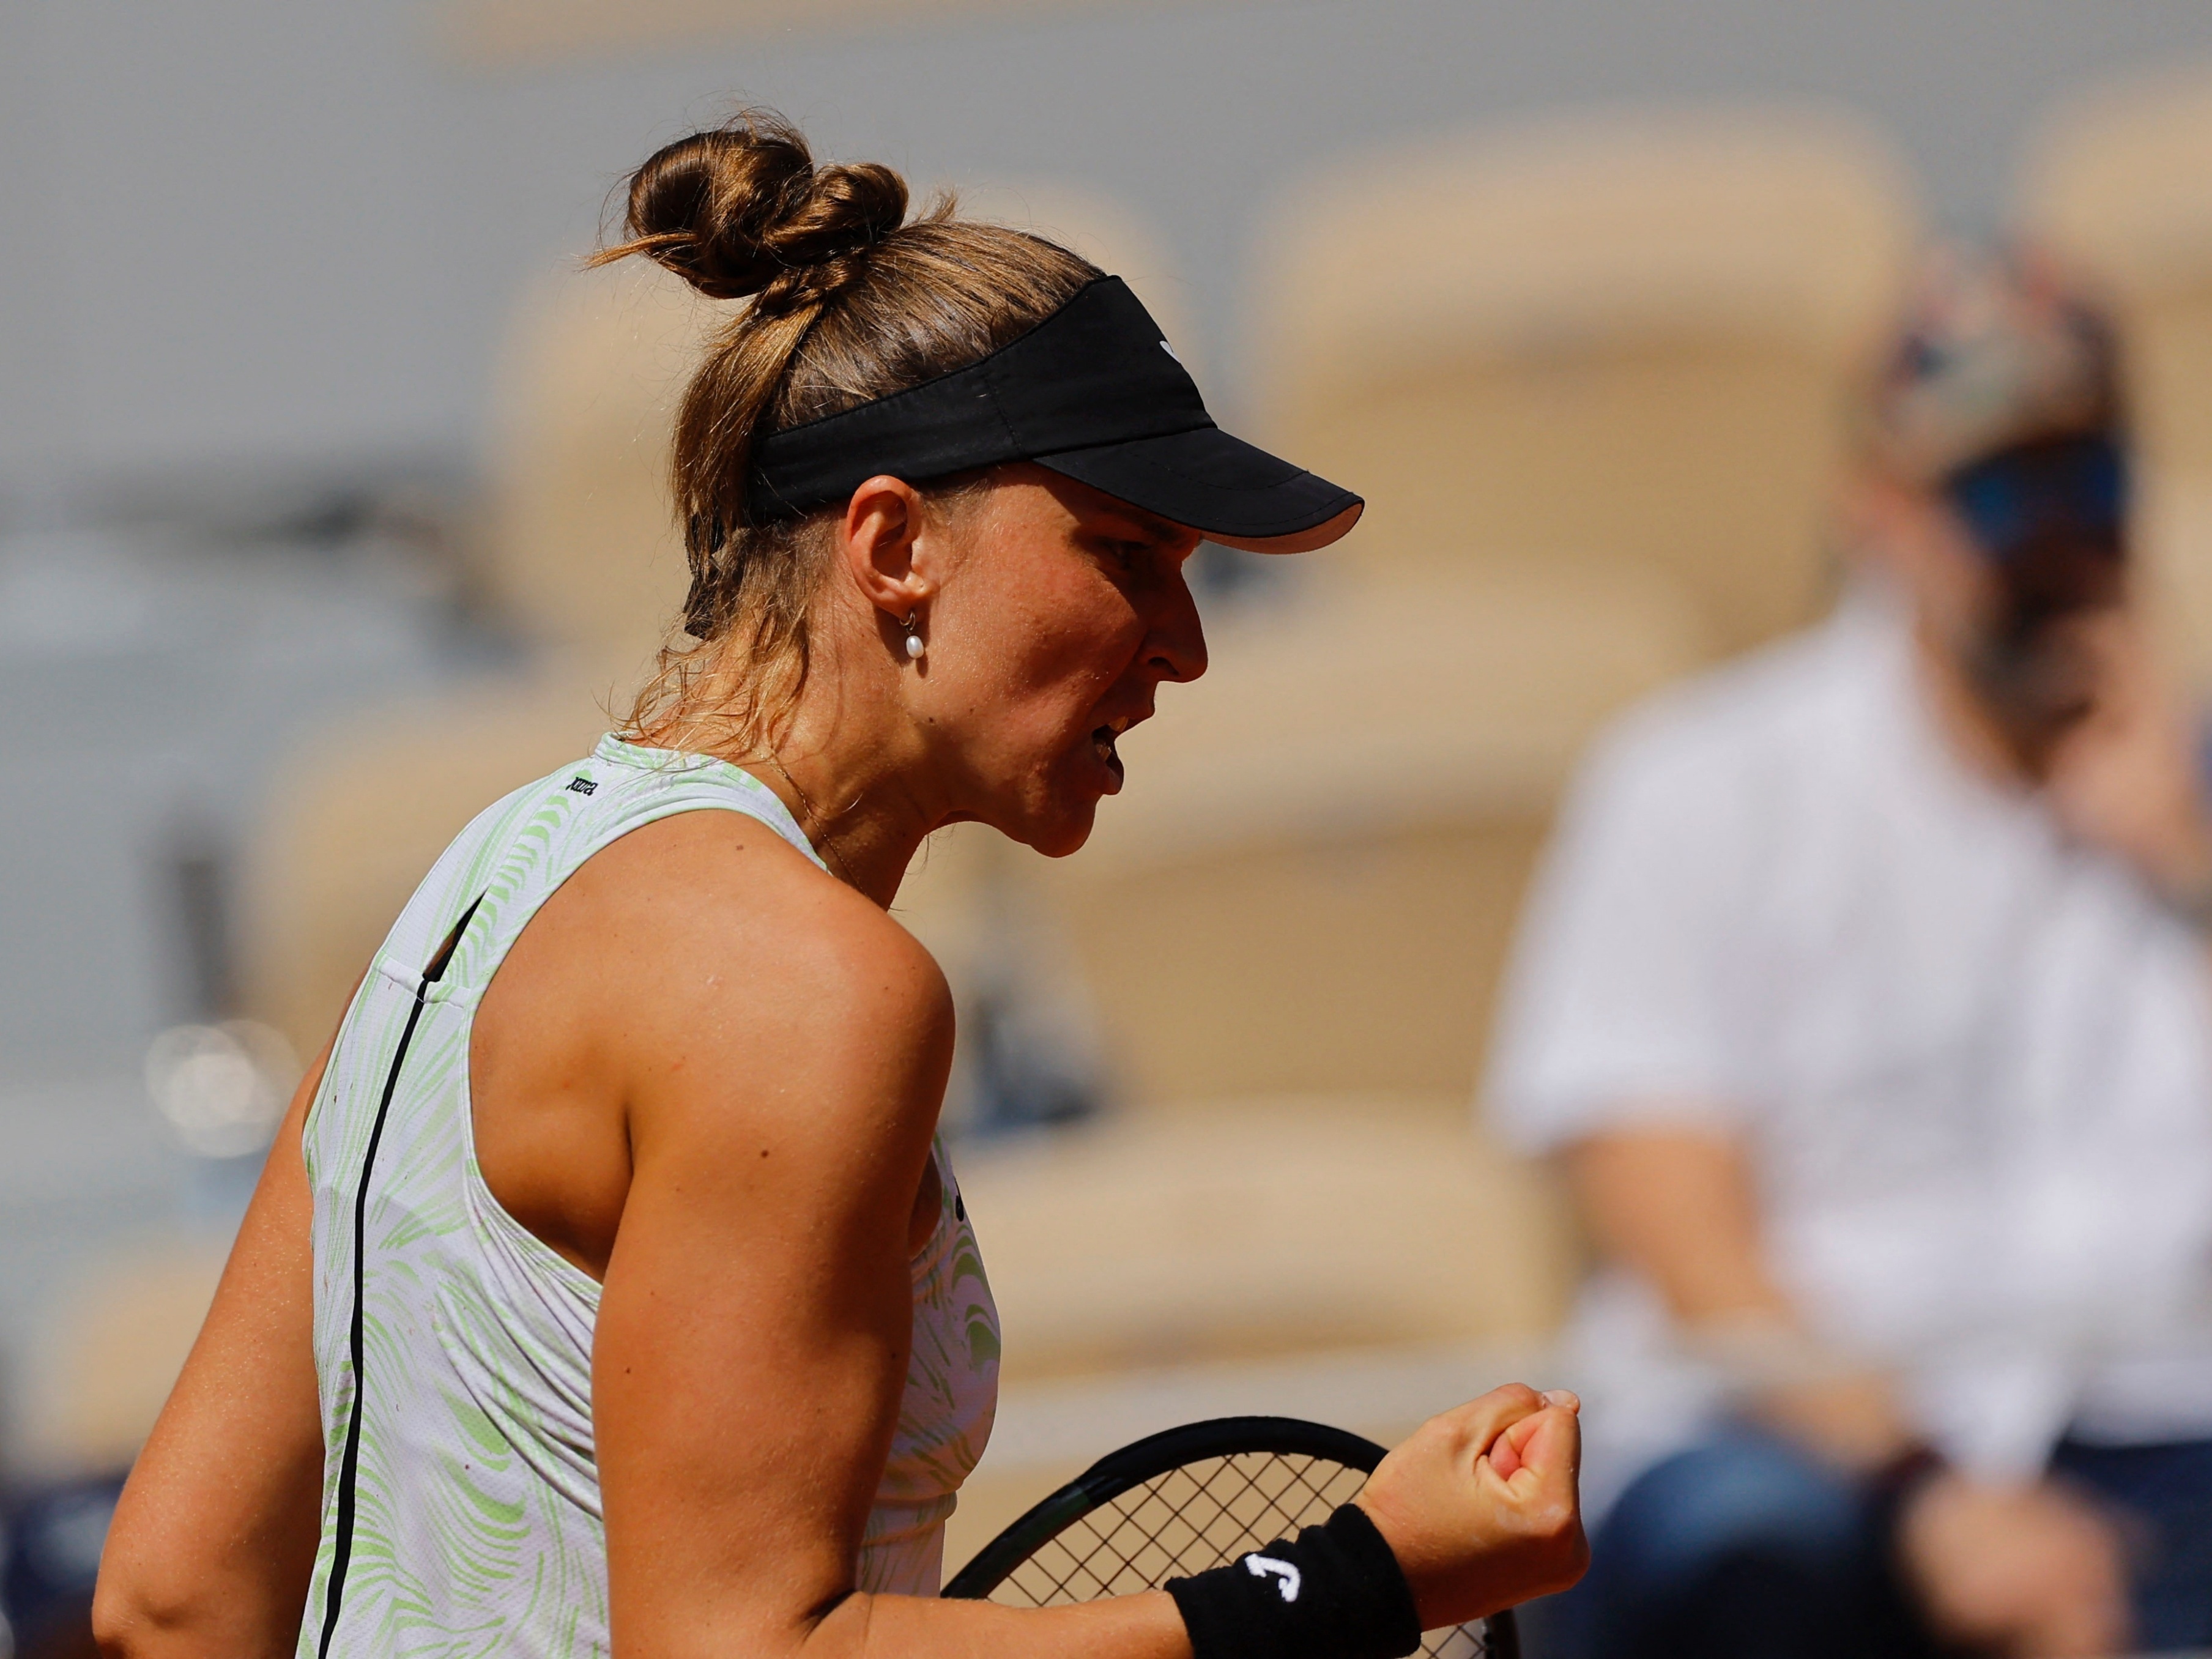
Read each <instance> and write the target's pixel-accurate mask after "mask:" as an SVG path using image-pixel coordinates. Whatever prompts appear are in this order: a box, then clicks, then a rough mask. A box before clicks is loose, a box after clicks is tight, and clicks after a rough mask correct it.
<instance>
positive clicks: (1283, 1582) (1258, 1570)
mask: <svg viewBox="0 0 2212 1659" xmlns="http://www.w3.org/2000/svg"><path fill="white" fill-rule="evenodd" d="M1244 1571H1247V1572H1249V1573H1250V1574H1251V1575H1252V1576H1253V1577H1255V1578H1266V1577H1271V1576H1272V1577H1273V1579H1274V1581H1275V1588H1276V1589H1279V1590H1280V1591H1281V1592H1282V1593H1283V1600H1285V1601H1297V1599H1298V1570H1297V1568H1296V1567H1294V1566H1292V1565H1291V1564H1290V1563H1289V1562H1287V1561H1278V1560H1276V1559H1275V1558H1274V1557H1273V1556H1272V1555H1248V1556H1246V1557H1245V1558H1244Z"/></svg>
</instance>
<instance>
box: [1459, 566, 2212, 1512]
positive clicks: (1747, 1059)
mask: <svg viewBox="0 0 2212 1659" xmlns="http://www.w3.org/2000/svg"><path fill="white" fill-rule="evenodd" d="M1494 1052H1495V1054H1496V1059H1495V1062H1494V1065H1493V1067H1492V1074H1491V1077H1490V1079H1489V1080H1488V1085H1487V1090H1486V1097H1487V1100H1488V1103H1489V1108H1490V1110H1491V1112H1492V1117H1493V1119H1494V1121H1495V1122H1496V1123H1497V1125H1498V1127H1500V1128H1501V1129H1502V1130H1503V1131H1504V1133H1506V1134H1507V1135H1508V1136H1509V1138H1510V1139H1513V1140H1515V1141H1516V1142H1517V1143H1518V1144H1519V1145H1521V1146H1523V1147H1525V1148H1528V1149H1531V1150H1537V1151H1546V1150H1550V1149H1553V1148H1557V1147H1559V1146H1563V1145H1565V1144H1566V1143H1568V1142H1571V1141H1572V1140H1574V1139H1577V1138H1578V1137H1581V1136H1584V1135H1588V1134H1589V1133H1593V1132H1596V1131H1600V1130H1603V1129H1607V1128H1610V1127H1617V1126H1623V1125H1632V1124H1636V1123H1638V1122H1644V1123H1657V1122H1666V1123H1669V1124H1686V1123H1692V1122H1694V1121H1696V1120H1695V1119H1694V1118H1693V1115H1692V1111H1691V1109H1689V1108H1688V1107H1687V1106H1686V1103H1702V1107H1701V1109H1702V1110H1703V1112H1705V1114H1708V1116H1707V1117H1706V1118H1705V1120H1704V1121H1705V1122H1707V1123H1710V1124H1711V1125H1712V1126H1713V1127H1718V1128H1720V1129H1722V1130H1723V1131H1726V1132H1729V1133H1733V1134H1735V1135H1736V1136H1738V1137H1740V1138H1741V1141H1742V1143H1743V1144H1744V1145H1745V1146H1746V1147H1747V1151H1748V1152H1749V1154H1750V1156H1751V1158H1752V1161H1753V1168H1754V1170H1755V1171H1756V1174H1757V1179H1758V1181H1759V1187H1760V1192H1761V1197H1762V1200H1763V1209H1764V1214H1765V1225H1766V1228H1767V1243H1768V1248H1769V1250H1770V1254H1771V1261H1772V1264H1773V1266H1774V1267H1775V1270H1776V1271H1777V1273H1778V1274H1779V1276H1780V1279H1781V1280H1782V1282H1783V1284H1784V1286H1785V1287H1786V1288H1787V1289H1788V1290H1789V1291H1790V1293H1791V1294H1792V1295H1793V1296H1794V1297H1796V1300H1797V1302H1798V1304H1799V1306H1800V1307H1801V1308H1802V1310H1804V1312H1805V1314H1806V1316H1807V1317H1808V1319H1809V1320H1810V1321H1811V1322H1813V1325H1814V1329H1815V1331H1816V1332H1817V1334H1819V1335H1820V1338H1821V1339H1822V1340H1824V1341H1826V1343H1828V1344H1830V1345H1832V1346H1835V1347H1837V1348H1838V1349H1839V1350H1842V1351H1844V1352H1849V1353H1851V1354H1853V1355H1856V1356H1864V1357H1869V1358H1875V1359H1876V1360H1878V1361H1880V1362H1881V1363H1885V1364H1891V1365H1893V1366H1894V1367H1896V1368H1897V1370H1898V1371H1899V1375H1900V1376H1902V1378H1903V1379H1904V1382H1905V1389H1906V1394H1907V1398H1908V1401H1909V1402H1910V1404H1911V1407H1912V1408H1913V1409H1915V1410H1916V1412H1917V1414H1918V1416H1919V1419H1920V1421H1921V1423H1922V1425H1923V1429H1924V1430H1925V1431H1926V1432H1928V1433H1929V1435H1930V1436H1931V1437H1934V1438H1935V1440H1936V1443H1938V1444H1940V1445H1941V1446H1942V1448H1943V1449H1945V1450H1946V1452H1947V1453H1948V1455H1950V1456H1951V1457H1952V1458H1953V1459H1954V1460H1955V1461H1957V1462H1960V1463H1961V1464H1962V1465H1964V1466H1966V1467H1967V1468H1972V1469H1974V1470H1976V1471H1977V1472H1978V1473H1980V1474H1984V1476H1986V1477H1989V1478H1992V1479H2025V1478H2029V1477H2032V1476H2033V1474H2034V1473H2035V1472H2036V1471H2037V1470H2038V1469H2039V1468H2040V1467H2041V1465H2042V1463H2043V1462H2044V1460H2045V1457H2046V1455H2048V1453H2049V1450H2050V1449H2051V1446H2052V1445H2053V1444H2054V1443H2055V1442H2056V1441H2057V1438H2058V1437H2059V1436H2060V1435H2062V1434H2063V1433H2065V1432H2067V1431H2069V1429H2070V1431H2072V1432H2073V1433H2074V1434H2075V1435H2076V1436H2077V1437H2081V1438H2084V1439H2089V1440H2094V1441H2100V1442H2110V1443H2151V1442H2156V1441H2161V1440H2171V1439H2191V1438H2198V1437H2207V1436H2212V1317H2208V1307H2212V1272H2208V1269H2212V967H2208V957H2207V951H2206V946H2205V945H2204V943H2203V941H2202V940H2201V939H2198V938H2197V937H2196V936H2195V935H2194V934H2193V933H2191V931H2190V930H2189V929H2188V928H2187V927H2185V926H2183V925H2182V924H2181V923H2179V922H2178V921H2175V920H2174V919H2173V918H2172V917H2171V916H2170V915H2167V914H2166V912H2165V911H2164V910H2163V909H2162V908H2160V906H2159V904H2158V903H2157V902H2156V901H2155V899H2154V897H2153V896H2151V895H2150V894H2149V893H2148V890H2146V889H2145V887H2144V886H2143V884H2142V883H2141V882H2140V881H2139V880H2138V879H2137V878H2136V876H2135V875H2134V874H2133V872H2131V871H2130V870H2129V869H2128V868H2126V867H2125V866H2124V865H2123V864H2122V863H2121V862H2120V861H2119V860H2117V859H2115V858H2113V857H2111V856H2109V855H2106V854H2102V853H2100V852H2097V851H2094V850H2092V849H2088V848H2082V847H2080V846H2078V845H2071V844H2069V843H2068V842H2066V841H2065V840H2064V838H2063V836H2061V835H2060V833H2059V832H2058V830H2057V828H2056V826H2055V824H2054V823H2053V822H2052V820H2051V818H2050V817H2049V816H2048V815H2047V814H2046V813H2045V811H2044V810H2043V809H2042V808H2041V807H2040V805H2039V804H2038V802H2037V801H2036V799H2034V797H2033V795H2032V794H2030V793H2026V792H2023V791H2008V790H2007V789H2004V788H2002V787H1999V786H1997V785H1996V784H1994V783H1992V782H1990V781H1984V780H1982V779H1980V778H1978V777H1976V776H1974V775H1972V774H1970V773H1969V772H1968V771H1967V770H1966V768H1965V767H1964V766H1963V765H1962V764H1960V763H1959V762H1958V761H1956V760H1954V758H1953V757H1952V756H1951V755H1950V753H1949V752H1948V750H1946V749H1945V748H1944V746H1943V744H1942V738H1941V737H1940V734H1939V733H1938V732H1937V731H1936V728H1935V726H1934V724H1933V720H1932V717H1931V715H1930V714H1929V711H1928V710H1927V708H1926V707H1925V706H1924V704H1923V702H1922V698H1921V693H1920V690H1919V684H1918V678H1917V665H1916V661H1915V656H1914V652H1913V647H1912V644H1911V635H1910V629H1909V623H1908V622H1907V620H1906V618H1905V616H1904V615H1903V613H1902V611H1901V609H1900V608H1899V607H1898V606H1897V605H1894V604H1893V602H1891V601H1890V600H1889V599H1887V598H1886V597H1884V596H1880V595H1876V594H1874V593H1871V592H1866V593H1861V594H1859V595H1857V596H1856V597H1854V598H1853V599H1851V600H1850V601H1849V602H1847V603H1846V604H1845V605H1844V607H1843V608H1842V609H1841V610H1840V611H1838V614H1837V616H1836V617H1834V618H1833V619H1832V621H1830V622H1829V623H1827V624H1826V625H1825V626H1823V627H1821V628H1820V629H1815V630H1814V631H1812V632H1810V633H1808V634H1806V635H1801V636H1799V637H1797V638H1796V639H1793V640H1790V641H1785V642H1784V643H1783V644H1781V645H1779V646H1778V647H1773V648H1771V649H1769V650H1768V651H1765V652H1764V653H1759V655H1757V656H1755V657H1753V658H1750V659H1746V660H1745V661H1742V662H1741V663H1739V664H1736V665H1731V666H1729V667H1726V668H1723V669H1722V670H1720V671H1717V672H1715V673H1712V674H1710V675H1707V676H1705V677H1704V678H1701V679H1699V680H1698V681H1695V682H1693V683H1691V684H1687V685H1686V686H1683V687H1680V688H1677V689H1674V690H1670V691H1668V692H1666V693H1663V694H1662V695H1661V696H1659V697H1657V698H1656V699H1654V700H1653V701H1651V702H1649V703H1648V704H1646V705H1645V706H1644V707H1642V708H1638V709H1637V710H1635V711H1632V713H1631V714H1629V715H1628V716H1627V717H1626V719H1625V720H1622V721H1620V723H1619V724H1618V725H1617V726H1616V727H1615V728H1614V729H1613V731H1612V732H1610V733H1609V734H1608V735H1607V738H1605V739H1604V740H1603V741H1602V742H1601V744H1600V745H1599V747H1598V749H1597V750H1596V751H1595V754H1594V755H1593V757H1592V758H1591V759H1590V761H1589V763H1588V764H1587V766H1586V768H1585V769H1584V771H1583V775H1582V777H1581V778H1580V780H1579V781H1578V782H1577V787H1576V788H1575V789H1574V791H1573V792H1572V794H1571V799H1570V800H1569V802H1568V804H1567V806H1566V809H1565V814H1564V816H1563V818H1562V822H1561V825H1560V829H1559V834H1558V836H1557V837H1556V839H1555V842H1554V843H1553V848H1552V849H1551V851H1550V853H1549V854H1548V856H1547V867H1546V869H1545V871H1544V872H1543V873H1542V875H1541V878H1540V879H1539V882H1538V884H1537V887H1536V890H1535V891H1534V894H1533V895H1532V896H1531V900H1530V902H1529V906H1528V913H1527V918H1526V920H1525V921H1524V922H1523V924H1522V938H1521V939H1520V942H1519V946H1518V950H1517V957H1516V964H1515V968H1514V972H1513V975H1512V977H1511V981H1510V987H1509V993H1508V997H1507V1000H1506V1005H1505V1008H1504V1013H1503V1015H1502V1017H1501V1021H1500V1025H1499V1030H1498V1041H1497V1044H1496V1048H1495V1050H1494ZM1574 1348H1575V1353H1576V1358H1577V1362H1578V1363H1577V1380H1578V1381H1581V1382H1583V1383H1587V1385H1588V1391H1589V1393H1590V1394H1591V1395H1592V1396H1593V1400H1592V1407H1591V1409H1590V1411H1589V1413H1588V1414H1587V1420H1588V1421H1589V1424H1590V1425H1591V1428H1592V1431H1593V1434H1594V1439H1595V1443H1594V1445H1593V1454H1594V1461H1593V1468H1592V1473H1593V1474H1594V1475H1595V1476H1596V1477H1597V1479H1596V1481H1595V1486H1597V1487H1598V1489H1599V1493H1600V1495H1601V1496H1603V1495H1605V1492H1606V1489H1608V1488H1609V1489H1611V1490H1614V1491H1617V1490H1618V1487H1619V1486H1620V1484H1621V1483H1623V1482H1625V1481H1626V1480H1627V1479H1628V1478H1630V1476H1632V1474H1633V1473H1634V1471H1635V1468H1637V1467H1638V1466H1640V1465H1641V1463H1643V1462H1644V1461H1646V1460H1648V1459H1650V1458H1651V1457H1653V1456H1656V1455H1661V1454H1663V1453H1664V1452H1666V1451H1668V1450H1669V1449H1674V1447H1676V1446H1678V1445H1680V1443H1683V1442H1684V1441H1686V1439H1687V1438H1688V1437H1691V1436H1692V1435H1693V1434H1694V1433H1696V1432H1697V1431H1698V1430H1699V1428H1700V1427H1701V1426H1703V1425H1705V1423H1707V1422H1708V1421H1710V1420H1711V1417H1712V1414H1713V1413H1714V1412H1715V1411H1716V1410H1717V1408H1718V1407H1720V1406H1721V1405H1722V1404H1723V1402H1724V1399H1725V1395H1726V1393H1727V1388H1728V1384H1727V1380H1726V1379H1725V1378H1723V1377H1722V1376H1718V1375H1717V1374H1714V1373H1712V1372H1711V1371H1710V1370H1705V1368H1703V1367H1701V1366H1700V1365H1699V1364H1696V1363H1694V1362H1692V1360H1691V1359H1690V1358H1688V1357H1687V1356H1686V1352H1685V1351H1684V1350H1683V1348H1682V1347H1681V1346H1680V1345H1679V1344H1677V1343H1675V1342H1674V1341H1673V1340H1672V1339H1671V1338H1670V1335H1669V1333H1668V1322H1667V1319H1666V1317H1665V1315H1664V1313H1663V1311H1662V1310H1661V1309H1660V1307H1659V1305H1658V1304H1657V1302H1656V1297H1653V1296H1652V1295H1651V1294H1650V1291H1648V1290H1647V1289H1646V1288H1645V1287H1644V1286H1643V1285H1640V1284H1637V1283H1633V1282H1631V1281H1630V1280H1629V1279H1626V1277H1624V1276H1623V1275H1621V1274H1619V1273H1607V1274H1601V1276H1600V1277H1599V1278H1598V1279H1595V1280H1594V1281H1593V1282H1592V1283H1591V1285H1589V1287H1588V1288H1587V1290H1586V1291H1585V1295H1584V1297H1583V1305H1582V1307H1581V1309H1580V1310H1579V1312H1578V1315H1577V1325H1576V1330H1575V1342H1574Z"/></svg>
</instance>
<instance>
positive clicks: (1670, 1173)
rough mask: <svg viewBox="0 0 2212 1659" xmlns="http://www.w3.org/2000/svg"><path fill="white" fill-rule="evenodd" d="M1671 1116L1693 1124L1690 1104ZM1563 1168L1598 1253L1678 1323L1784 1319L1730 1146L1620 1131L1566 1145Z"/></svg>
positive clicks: (1745, 1181) (1744, 1169)
mask: <svg viewBox="0 0 2212 1659" xmlns="http://www.w3.org/2000/svg"><path fill="white" fill-rule="evenodd" d="M1663 1109H1665V1103H1656V1104H1655V1105H1654V1107H1653V1108H1652V1110H1654V1111H1655V1112H1656V1111H1659V1110H1663ZM1677 1109H1678V1110H1679V1111H1680V1113H1681V1115H1683V1116H1685V1117H1694V1116H1695V1115H1697V1108H1696V1107H1695V1106H1694V1104H1691V1105H1687V1106H1683V1107H1680V1108H1677ZM1565 1164H1566V1169H1567V1174H1568V1178H1569V1181H1570V1182H1571V1184H1572V1186H1573V1188H1574V1190H1575V1195H1576V1197H1577V1200H1579V1202H1580V1204H1581V1207H1582V1210H1583V1215H1584V1217H1585V1218H1587V1220H1588V1222H1589V1227H1590V1231H1591V1232H1592V1233H1593V1234H1594V1235H1595V1237H1596V1240H1597V1243H1598V1244H1599V1246H1600V1248H1601V1249H1603V1250H1604V1251H1605V1252H1606V1254H1607V1255H1610V1256H1612V1257H1613V1259H1615V1260H1616V1261H1620V1262H1622V1263H1623V1264H1624V1265H1626V1266H1627V1267H1632V1268H1634V1269H1635V1270H1636V1271H1637V1272H1638V1273H1641V1274H1642V1275H1643V1276H1644V1278H1646V1279H1649V1280H1650V1282H1651V1283H1652V1284H1653V1285H1656V1287H1657V1288H1658V1290H1659V1291H1660V1292H1661V1293H1662V1295H1663V1296H1665V1297H1666V1298H1667V1302H1668V1305H1669V1306H1670V1307H1671V1308H1672V1309H1673V1310H1674V1313H1675V1315H1676V1316H1677V1317H1679V1318H1680V1319H1683V1320H1685V1321H1686V1322H1691V1323H1697V1322H1702V1321H1709V1320H1716V1319H1726V1318H1729V1317H1730V1316H1743V1315H1765V1314H1772V1313H1778V1312H1781V1311H1783V1310H1784V1302H1783V1299H1782V1297H1781V1293H1780V1292H1779V1291H1778V1290H1777V1288H1776V1287H1775V1285H1774V1282H1773V1280H1772V1279H1771V1275H1770V1273H1769V1270H1768V1267H1767V1264H1766V1258H1765V1249H1764V1246H1763V1242H1762V1239H1761V1237H1760V1228H1759V1202H1758V1191H1757V1188H1756V1186H1755V1184H1754V1182H1753V1177H1752V1173H1751V1169H1750V1165H1749V1163H1748V1161H1747V1159H1746V1158H1745V1157H1744V1155H1743V1152H1742V1150H1741V1146H1739V1145H1738V1144H1737V1142H1736V1141H1735V1139H1732V1138H1730V1137H1729V1136H1726V1135H1723V1134H1719V1133H1712V1132H1710V1131H1705V1130H1701V1129H1697V1128H1691V1127H1680V1128H1669V1127H1628V1128H1619V1129H1613V1130H1610V1131H1607V1132H1604V1133H1598V1134H1594V1135H1591V1136H1589V1137H1588V1138H1587V1139H1583V1140H1580V1141H1577V1143H1575V1144H1574V1145H1573V1146H1571V1147H1570V1148H1569V1149H1568V1151H1567V1153H1566V1156H1565Z"/></svg>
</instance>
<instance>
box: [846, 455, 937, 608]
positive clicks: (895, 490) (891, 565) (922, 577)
mask: <svg viewBox="0 0 2212 1659" xmlns="http://www.w3.org/2000/svg"><path fill="white" fill-rule="evenodd" d="M927 524H928V514H927V504H926V503H925V502H924V501H923V500H922V495H921V491H920V490H918V489H915V487H914V486H913V485H912V484H910V483H907V482H906V481H905V480H904V479H902V478H894V477H890V476H889V475H887V474H882V475H878V476H877V477H872V478H870V479H869V480H867V481H866V483H863V484H861V485H860V488H859V489H855V490H854V492H853V497H852V499H851V500H850V501H847V502H846V503H845V516H844V518H843V519H842V520H840V521H839V524H838V526H837V535H838V552H839V555H840V556H841V557H842V560H843V562H844V566H845V572H846V574H847V575H848V576H850V577H851V578H852V580H853V584H854V586H856V587H858V588H859V589H860V592H861V593H862V595H863V596H865V597H866V599H867V601H868V603H869V604H871V605H874V606H875V607H876V608H877V609H878V610H879V611H883V612H884V614H885V615H887V616H889V617H890V618H891V620H892V621H894V622H903V621H904V620H905V619H906V618H907V617H908V615H910V614H911V613H912V612H913V611H915V609H916V608H918V607H919V606H920V605H921V603H922V602H923V601H924V600H926V599H928V598H929V596H930V594H931V592H933V588H932V586H931V583H930V581H929V579H928V576H927V574H926V572H925V571H924V569H923V568H921V567H922V566H923V565H924V564H926V563H927V559H926V558H925V559H921V560H917V559H916V557H915V555H916V552H917V551H918V544H920V542H921V538H922V535H923V533H924V531H925V529H926V527H927Z"/></svg>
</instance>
